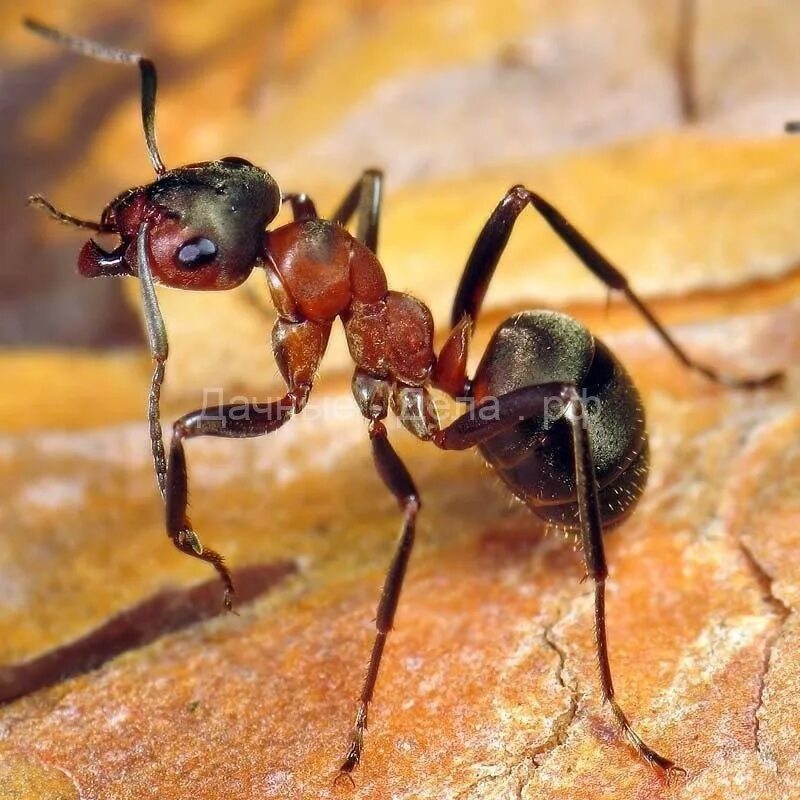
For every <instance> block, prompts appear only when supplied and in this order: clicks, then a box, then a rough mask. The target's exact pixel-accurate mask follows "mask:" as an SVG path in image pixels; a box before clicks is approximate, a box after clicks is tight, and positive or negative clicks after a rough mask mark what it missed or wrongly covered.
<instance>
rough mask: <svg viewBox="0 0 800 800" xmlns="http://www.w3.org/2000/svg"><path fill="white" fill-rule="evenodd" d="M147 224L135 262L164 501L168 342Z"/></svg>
mask: <svg viewBox="0 0 800 800" xmlns="http://www.w3.org/2000/svg"><path fill="white" fill-rule="evenodd" d="M149 226H150V223H149V222H145V223H144V224H143V225H142V227H141V228H140V229H139V235H138V237H137V241H136V260H137V266H138V270H139V288H140V289H141V297H142V309H143V311H144V321H145V328H146V330H147V344H148V347H149V349H150V356H151V357H152V359H153V362H154V365H155V366H154V368H153V377H152V379H151V380H150V391H149V392H148V395H147V421H148V423H149V427H150V449H151V451H152V454H153V469H154V470H155V474H156V482H157V483H158V490H159V492H160V493H161V498H162V499H166V486H167V458H166V454H165V452H164V435H163V433H162V430H161V385H162V384H163V382H164V373H165V370H166V364H167V356H168V355H169V342H168V340H167V329H166V327H165V325H164V317H163V316H162V315H161V309H160V308H159V305H158V297H157V296H156V287H155V282H154V281H153V272H152V269H151V267H150V245H149V242H148V237H147V234H148V231H149Z"/></svg>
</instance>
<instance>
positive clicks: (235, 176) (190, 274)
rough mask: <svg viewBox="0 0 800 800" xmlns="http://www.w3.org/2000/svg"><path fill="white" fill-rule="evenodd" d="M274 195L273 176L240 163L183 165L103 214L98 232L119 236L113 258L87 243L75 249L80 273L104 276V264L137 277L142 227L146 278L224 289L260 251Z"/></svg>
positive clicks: (233, 160) (246, 269) (275, 209)
mask: <svg viewBox="0 0 800 800" xmlns="http://www.w3.org/2000/svg"><path fill="white" fill-rule="evenodd" d="M280 203H281V194H280V191H279V189H278V185H277V184H276V182H275V181H274V180H273V178H272V177H271V176H270V175H269V174H267V173H266V172H264V171H263V170H261V169H259V168H258V167H255V166H253V165H252V164H250V163H249V162H248V161H245V160H244V159H241V158H233V157H231V158H223V159H221V160H220V161H209V162H204V163H201V164H190V165H189V166H185V167H179V168H177V169H174V170H170V171H168V172H165V173H164V174H163V175H162V176H161V177H160V178H158V180H156V181H154V182H153V183H151V184H149V185H147V186H144V187H142V188H139V189H132V190H129V191H127V192H125V193H123V194H122V195H120V196H119V197H117V198H116V199H115V200H114V201H112V202H111V203H110V204H109V206H108V207H107V208H106V209H105V211H104V212H103V216H102V220H101V227H102V229H103V230H105V231H109V232H114V233H117V234H119V236H120V237H121V238H122V244H121V245H120V247H119V248H117V250H115V251H114V253H112V254H108V253H105V252H104V251H103V250H101V249H100V248H99V247H98V246H97V245H96V244H95V243H94V241H92V240H90V241H88V242H87V243H86V244H85V245H84V247H83V250H82V251H81V255H80V259H79V269H80V271H81V272H82V273H83V274H84V275H97V274H100V273H102V272H104V271H105V272H106V274H107V265H108V260H109V258H113V257H115V256H116V258H117V259H118V260H119V261H120V265H119V266H120V272H127V273H129V274H133V275H136V274H137V272H138V266H137V257H136V236H137V234H138V231H139V229H140V228H141V226H142V225H143V224H144V223H145V222H147V223H149V225H148V227H149V236H148V240H149V250H150V261H151V269H152V272H153V277H154V278H155V279H156V281H157V282H159V283H161V284H164V285H166V286H173V287H177V288H182V289H231V288H233V287H234V286H238V285H239V284H240V283H242V281H244V280H245V279H246V278H247V276H248V275H249V274H250V272H251V271H252V269H253V267H254V265H255V264H256V262H257V261H258V259H259V257H260V256H261V254H262V252H263V240H264V229H265V228H266V226H267V225H268V224H269V223H270V222H271V221H272V220H273V219H274V218H275V216H276V215H277V213H278V211H279V209H280Z"/></svg>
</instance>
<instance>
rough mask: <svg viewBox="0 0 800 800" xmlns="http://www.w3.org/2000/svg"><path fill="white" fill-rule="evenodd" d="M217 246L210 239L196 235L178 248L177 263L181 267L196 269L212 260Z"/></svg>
mask: <svg viewBox="0 0 800 800" xmlns="http://www.w3.org/2000/svg"><path fill="white" fill-rule="evenodd" d="M216 255H217V246H216V245H215V244H214V242H212V241H211V239H206V238H205V237H204V236H196V237H195V238H194V239H189V241H188V242H184V243H183V244H182V245H181V246H180V247H179V248H178V264H179V266H180V267H181V269H197V268H198V267H204V266H205V265H206V264H208V263H209V262H211V261H213V260H214V257H215V256H216Z"/></svg>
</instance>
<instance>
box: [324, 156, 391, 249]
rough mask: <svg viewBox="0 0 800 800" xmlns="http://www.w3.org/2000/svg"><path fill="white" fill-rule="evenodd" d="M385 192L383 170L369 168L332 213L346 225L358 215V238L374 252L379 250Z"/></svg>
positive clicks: (332, 217)
mask: <svg viewBox="0 0 800 800" xmlns="http://www.w3.org/2000/svg"><path fill="white" fill-rule="evenodd" d="M382 194H383V172H382V171H381V170H379V169H367V170H364V173H363V174H362V175H361V177H360V178H359V179H358V180H357V181H356V182H355V183H354V184H353V186H352V188H351V189H350V191H349V192H348V193H347V195H346V196H345V198H344V200H342V202H341V203H340V204H339V207H338V208H337V209H336V211H334V212H333V214H332V215H331V221H332V222H336V223H338V224H339V225H343V226H346V225H347V223H348V222H350V220H351V219H352V217H353V215H354V214H355V216H356V239H358V240H359V241H360V242H362V243H363V244H365V245H366V246H367V247H369V249H370V250H372V252H373V253H376V252H377V251H378V226H379V223H380V215H381V204H382Z"/></svg>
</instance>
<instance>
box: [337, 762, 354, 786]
mask: <svg viewBox="0 0 800 800" xmlns="http://www.w3.org/2000/svg"><path fill="white" fill-rule="evenodd" d="M342 781H347V782H348V783H349V784H350V786H351V788H353V789H355V788H356V782H355V781H354V780H353V776H352V775H351V774H350V770H349V769H348V768H347V763H345V764H342V766H341V767H339V772H337V773H336V777H335V778H334V779H333V785H334V787H336V786H339V785H340V784H341V782H342Z"/></svg>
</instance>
